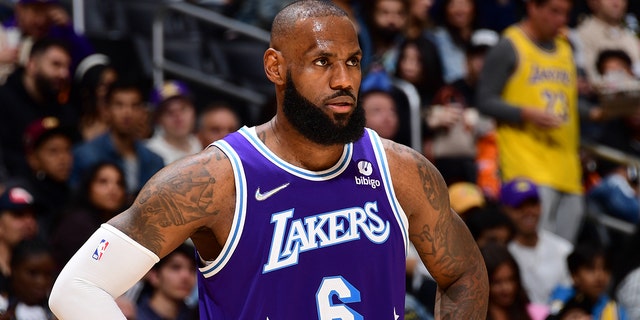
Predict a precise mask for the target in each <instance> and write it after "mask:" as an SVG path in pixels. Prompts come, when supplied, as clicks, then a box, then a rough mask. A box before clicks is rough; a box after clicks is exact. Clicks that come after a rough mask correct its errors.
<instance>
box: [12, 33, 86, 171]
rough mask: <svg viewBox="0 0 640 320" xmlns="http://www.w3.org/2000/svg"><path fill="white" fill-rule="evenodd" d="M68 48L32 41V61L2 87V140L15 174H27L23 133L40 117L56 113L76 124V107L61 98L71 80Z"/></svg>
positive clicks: (46, 42) (63, 121) (63, 123)
mask: <svg viewBox="0 0 640 320" xmlns="http://www.w3.org/2000/svg"><path fill="white" fill-rule="evenodd" d="M69 63H70V60H69V51H68V49H67V47H66V46H65V45H64V44H62V43H60V42H58V41H55V40H52V39H43V40H41V41H39V42H36V43H35V44H34V45H33V48H32V51H31V55H30V58H29V62H28V63H27V65H26V66H25V67H24V69H17V70H16V71H15V72H14V73H12V74H11V76H10V77H9V79H8V80H7V83H5V84H4V85H3V86H1V87H0V141H2V155H3V156H4V164H5V165H6V167H7V170H8V171H9V174H10V175H12V176H23V177H24V176H28V175H29V173H30V170H29V166H28V165H27V161H26V159H25V155H24V145H23V141H22V133H23V132H24V131H25V129H26V128H27V125H28V124H29V123H31V122H32V121H34V120H37V119H39V118H44V117H49V116H53V117H56V118H58V119H59V120H60V121H61V124H62V125H65V126H70V127H71V126H73V127H75V125H76V124H77V119H76V115H75V111H74V110H73V109H72V107H71V106H69V105H67V104H66V103H65V102H64V101H62V100H59V99H58V98H59V97H60V95H61V93H62V91H63V90H64V89H65V88H66V87H67V86H68V83H69Z"/></svg>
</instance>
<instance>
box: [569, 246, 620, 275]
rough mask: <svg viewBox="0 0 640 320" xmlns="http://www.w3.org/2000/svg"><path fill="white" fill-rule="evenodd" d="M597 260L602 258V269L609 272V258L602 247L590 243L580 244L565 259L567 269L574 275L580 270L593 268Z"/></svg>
mask: <svg viewBox="0 0 640 320" xmlns="http://www.w3.org/2000/svg"><path fill="white" fill-rule="evenodd" d="M597 258H602V259H603V260H604V268H605V269H606V270H611V257H610V256H609V254H608V253H607V251H605V249H604V247H603V246H602V245H600V244H599V243H592V242H586V243H580V244H578V245H577V246H576V247H575V248H574V249H573V252H571V254H570V255H569V256H568V257H567V267H568V268H569V272H570V273H571V274H572V275H574V274H576V273H577V272H578V271H579V270H580V269H582V268H585V267H590V266H593V264H594V263H595V261H596V259H597Z"/></svg>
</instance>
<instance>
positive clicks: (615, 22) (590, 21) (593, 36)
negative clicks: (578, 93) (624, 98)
mask: <svg viewBox="0 0 640 320" xmlns="http://www.w3.org/2000/svg"><path fill="white" fill-rule="evenodd" d="M587 3H588V4H589V8H590V9H591V11H592V12H593V13H592V15H591V16H590V17H588V18H586V19H585V20H584V21H582V23H580V24H579V25H578V27H577V28H576V33H577V36H578V37H577V39H578V40H579V41H580V44H579V47H580V48H581V50H582V52H581V54H582V56H583V58H584V66H582V67H583V68H584V69H585V70H586V71H587V76H588V78H589V80H590V81H593V80H597V79H599V74H598V72H597V71H596V69H595V66H596V59H597V57H598V54H599V53H600V52H601V51H602V50H605V49H620V50H623V51H624V52H626V53H627V54H628V55H629V56H630V57H631V60H632V61H633V71H634V73H635V74H636V75H640V42H639V41H638V38H637V37H636V35H635V34H634V33H633V32H632V31H631V30H629V29H628V28H627V27H626V26H625V24H624V18H625V15H626V13H627V0H590V1H588V2H587Z"/></svg>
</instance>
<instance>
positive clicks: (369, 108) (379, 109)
mask: <svg viewBox="0 0 640 320" xmlns="http://www.w3.org/2000/svg"><path fill="white" fill-rule="evenodd" d="M391 90H392V86H391V81H390V80H389V77H388V76H387V74H386V73H385V72H384V71H379V72H371V73H369V75H367V77H365V79H364V80H363V81H362V85H361V86H360V104H361V105H362V108H363V109H364V111H365V117H366V126H367V127H369V128H371V129H373V130H374V131H376V133H378V135H380V136H381V137H383V138H385V139H390V140H394V138H395V137H396V134H397V133H398V113H397V110H396V102H395V100H394V99H393V96H392V95H391Z"/></svg>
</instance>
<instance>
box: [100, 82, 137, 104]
mask: <svg viewBox="0 0 640 320" xmlns="http://www.w3.org/2000/svg"><path fill="white" fill-rule="evenodd" d="M120 91H137V92H138V94H140V98H141V99H142V100H144V99H145V95H144V89H143V86H142V85H140V84H139V83H138V82H136V81H135V80H132V79H128V78H118V80H116V81H115V82H114V83H112V84H111V85H110V86H109V88H108V89H107V94H106V97H105V98H106V100H107V102H111V99H112V98H113V95H114V94H115V93H116V92H120Z"/></svg>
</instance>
